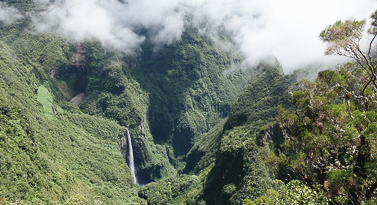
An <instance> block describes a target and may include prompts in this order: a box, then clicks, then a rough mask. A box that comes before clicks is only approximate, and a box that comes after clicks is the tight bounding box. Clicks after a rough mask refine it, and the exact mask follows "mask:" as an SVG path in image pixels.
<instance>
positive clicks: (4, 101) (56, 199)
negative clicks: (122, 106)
mask: <svg viewBox="0 0 377 205" xmlns="http://www.w3.org/2000/svg"><path fill="white" fill-rule="evenodd" d="M18 29H19V28H17V27H16V28H15V29H14V30H11V29H1V35H0V56H1V57H0V76H1V78H0V181H1V183H0V198H2V199H3V198H7V201H9V202H11V201H12V202H16V201H23V202H24V203H26V204H63V203H65V202H66V203H67V204H72V203H73V202H74V201H75V202H80V201H82V199H85V200H84V201H85V202H88V203H90V204H92V203H96V200H100V201H101V202H103V203H104V204H125V203H128V202H130V201H133V202H134V203H138V204H145V201H144V200H142V199H140V198H139V197H138V196H137V195H136V194H135V192H134V190H133V186H132V181H133V180H132V176H131V173H130V171H129V169H128V167H127V164H126V163H125V160H124V159H123V158H122V156H121V155H120V153H119V151H118V146H119V145H118V141H119V137H118V134H119V133H120V132H121V131H122V130H123V128H122V127H121V126H119V125H118V124H117V123H116V122H114V121H111V120H108V119H104V118H98V117H92V116H89V115H86V114H83V113H82V112H80V111H79V110H77V108H76V109H74V108H71V107H69V106H66V103H67V102H65V99H63V98H60V97H59V96H61V95H63V94H62V93H61V92H60V90H59V89H57V88H56V86H55V85H57V82H56V81H57V79H51V78H50V77H49V76H50V73H49V72H50V70H51V69H52V68H54V67H56V66H62V65H65V64H66V63H67V62H69V60H68V56H69V53H70V52H69V46H68V45H67V44H66V43H65V42H64V41H63V40H62V39H61V38H59V37H56V36H50V35H46V36H44V35H41V36H38V35H36V36H34V35H30V34H28V33H27V32H23V31H22V30H23V29H20V30H18ZM15 34H19V36H20V38H16V37H15V36H14V35H15ZM50 54H51V55H50ZM47 88H51V93H50V92H49V91H48V89H47ZM60 100H63V101H60ZM52 102H56V103H58V104H59V105H60V104H61V105H65V106H62V107H66V108H67V107H69V110H66V111H64V110H63V108H59V107H57V110H58V111H59V112H58V113H57V114H56V115H53V114H52V111H51V104H52ZM71 111H74V112H73V113H72V112H71ZM53 116H54V117H53ZM76 196H79V197H76ZM71 202H72V203H71ZM98 202H99V201H98Z"/></svg>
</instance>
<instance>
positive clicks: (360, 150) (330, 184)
mask: <svg viewBox="0 0 377 205" xmlns="http://www.w3.org/2000/svg"><path fill="white" fill-rule="evenodd" d="M355 70H356V69H355V67H353V66H352V65H350V64H347V65H345V67H339V68H338V70H336V71H332V70H326V71H322V72H320V73H319V74H318V78H317V79H316V81H315V82H314V83H311V82H308V81H302V82H300V83H298V85H299V86H300V87H301V90H300V91H296V92H294V93H293V99H292V103H293V104H294V106H295V107H296V113H295V114H294V113H292V112H289V111H287V110H284V109H283V108H282V107H278V113H279V116H278V119H279V121H280V123H281V126H282V128H283V129H285V130H286V134H287V135H288V137H287V138H286V139H287V140H286V141H285V142H284V146H283V149H282V151H283V153H285V155H280V156H282V157H284V160H286V159H287V156H288V160H289V163H290V166H291V167H292V168H294V169H295V171H296V172H297V173H298V175H299V176H300V177H301V179H302V180H304V181H305V182H306V183H307V184H308V186H309V187H311V188H313V187H314V186H317V185H318V186H319V187H321V189H322V191H324V192H327V195H328V197H329V200H332V202H333V203H336V204H343V203H362V202H365V201H367V200H371V199H372V198H375V194H374V191H372V190H375V188H376V187H377V181H376V178H375V176H376V175H375V174H374V173H375V172H374V171H372V169H374V168H371V167H374V164H375V163H376V158H375V157H374V155H373V154H372V153H374V152H375V147H376V143H375V142H376V141H375V136H376V134H377V133H376V132H377V129H376V128H375V124H376V120H377V118H376V104H375V101H374V100H372V99H374V96H375V91H374V90H373V91H371V90H368V89H367V90H366V91H367V92H365V89H363V88H364V87H365V84H364V83H367V82H368V81H367V78H365V76H366V75H367V71H365V70H361V71H360V70H358V72H353V71H355ZM361 99H363V100H361ZM271 158H273V157H271ZM275 161H276V160H275Z"/></svg>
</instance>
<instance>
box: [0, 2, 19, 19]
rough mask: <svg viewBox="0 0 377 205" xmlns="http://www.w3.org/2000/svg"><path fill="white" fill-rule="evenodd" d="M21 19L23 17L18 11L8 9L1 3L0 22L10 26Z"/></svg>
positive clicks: (11, 8)
mask: <svg viewBox="0 0 377 205" xmlns="http://www.w3.org/2000/svg"><path fill="white" fill-rule="evenodd" d="M21 17H22V15H21V14H20V13H19V12H18V11H17V9H15V8H13V7H8V6H7V5H6V4H4V3H3V2H0V22H4V23H6V24H9V23H12V22H13V21H15V20H17V19H19V18H21Z"/></svg>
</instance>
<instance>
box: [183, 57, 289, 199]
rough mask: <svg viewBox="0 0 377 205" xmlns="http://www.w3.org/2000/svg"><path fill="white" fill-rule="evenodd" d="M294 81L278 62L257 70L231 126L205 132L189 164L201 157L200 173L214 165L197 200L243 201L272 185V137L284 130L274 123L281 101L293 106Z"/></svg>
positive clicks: (234, 109) (234, 111)
mask: <svg viewBox="0 0 377 205" xmlns="http://www.w3.org/2000/svg"><path fill="white" fill-rule="evenodd" d="M292 83H294V76H284V75H283V74H282V73H281V68H280V66H279V64H278V63H277V61H275V64H274V65H271V64H267V63H262V64H261V65H259V66H258V67H257V68H256V70H255V71H254V75H253V77H251V79H250V80H249V83H248V85H247V86H246V87H245V89H244V91H243V93H242V94H241V96H240V97H239V99H238V100H237V102H236V103H235V104H234V105H233V106H232V109H231V113H230V115H229V118H228V119H227V120H226V122H225V124H223V123H221V124H219V125H218V126H217V127H215V128H214V129H213V130H211V131H210V132H209V133H208V134H206V135H204V136H203V137H202V139H201V140H199V141H198V142H197V143H196V144H195V145H194V147H193V149H191V151H190V152H189V154H188V156H187V158H188V160H190V161H188V165H190V166H192V165H191V163H194V162H195V161H197V164H196V167H195V168H194V169H193V171H194V172H196V173H201V172H200V170H201V169H202V168H203V166H208V167H211V171H210V172H209V173H208V174H207V175H206V179H205V182H204V189H203V191H202V194H201V195H200V196H199V197H198V198H197V199H196V202H200V201H201V200H204V201H205V202H206V203H207V204H220V203H229V204H241V203H242V202H243V200H244V199H245V198H252V199H255V198H257V197H259V196H261V195H263V194H264V193H265V192H266V191H267V190H268V189H270V188H271V186H272V183H271V181H272V180H271V179H272V176H271V172H270V170H269V167H267V164H266V159H267V157H268V153H269V142H271V143H274V142H272V141H274V140H272V139H271V138H268V137H266V136H267V135H272V136H275V137H276V138H279V134H278V133H279V129H277V130H276V129H275V128H273V126H271V127H270V128H269V125H271V124H273V123H274V122H275V116H276V114H277V112H276V109H275V107H276V106H277V105H278V104H279V103H283V104H284V105H286V107H287V106H289V101H288V95H287V94H286V93H287V89H288V86H289V85H291V84H292ZM270 106H272V107H270ZM267 128H269V129H267ZM267 130H270V131H267ZM267 132H269V134H267ZM280 137H282V136H280ZM191 160H192V161H191ZM189 163H190V164H189ZM212 166H213V167H212ZM189 170H190V169H189Z"/></svg>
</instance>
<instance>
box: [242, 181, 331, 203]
mask: <svg viewBox="0 0 377 205" xmlns="http://www.w3.org/2000/svg"><path fill="white" fill-rule="evenodd" d="M275 183H278V184H280V185H279V186H280V187H279V188H278V191H275V190H273V189H271V190H268V191H267V195H266V196H262V197H260V198H258V199H256V200H255V201H254V203H253V202H252V201H251V200H248V199H245V200H244V204H256V205H258V204H261V205H262V204H265V205H267V204H271V205H275V204H281V205H284V204H308V205H309V204H329V200H328V199H327V197H326V195H325V192H323V191H322V190H320V189H312V188H310V187H308V186H306V185H304V184H302V183H300V182H299V181H297V180H292V181H291V182H289V183H288V184H283V185H281V183H282V182H278V181H275Z"/></svg>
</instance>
